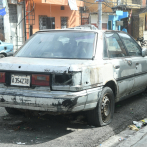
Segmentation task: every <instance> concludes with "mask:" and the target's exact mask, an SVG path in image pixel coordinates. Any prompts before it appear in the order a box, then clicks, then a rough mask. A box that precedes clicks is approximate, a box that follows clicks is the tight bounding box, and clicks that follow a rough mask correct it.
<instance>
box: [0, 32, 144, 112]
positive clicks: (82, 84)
mask: <svg viewBox="0 0 147 147" xmlns="http://www.w3.org/2000/svg"><path fill="white" fill-rule="evenodd" d="M46 31H47V32H54V31H63V30H46ZM46 31H39V32H44V33H45V32H46ZM64 31H70V32H71V31H73V32H82V31H83V30H68V29H67V30H64ZM84 32H85V30H84ZM87 32H95V33H97V38H96V40H95V43H94V48H95V51H94V54H93V58H92V59H91V60H90V59H49V58H25V57H9V58H4V59H1V62H0V71H2V72H6V73H7V74H8V75H9V76H10V74H11V73H17V74H19V73H20V74H29V75H31V74H34V73H35V74H45V75H50V79H51V81H50V82H51V83H50V84H51V85H50V87H37V86H36V87H33V86H30V87H21V86H12V85H10V84H7V83H6V84H0V106H1V107H10V108H18V109H28V110H39V111H50V112H62V113H66V112H77V111H86V110H90V109H94V108H95V107H96V106H97V102H98V100H99V98H100V97H101V92H102V90H103V87H105V86H111V84H113V87H111V88H112V90H113V92H114V95H115V101H120V100H121V99H124V98H126V97H128V96H129V95H130V93H129V92H130V91H131V86H130V85H132V84H134V78H133V77H131V78H132V79H131V78H130V79H123V78H124V77H127V76H130V73H131V72H133V73H134V74H136V73H135V68H134V65H133V64H132V67H130V65H128V61H127V60H126V59H113V60H110V59H109V58H107V59H104V58H103V33H104V32H105V31H97V30H92V31H87ZM121 64H126V66H125V68H121V69H119V68H117V67H119V65H121ZM142 66H143V63H142V64H140V65H139V69H138V72H139V71H142ZM62 78H63V79H62ZM146 84H147V83H144V87H143V89H144V88H145V87H146ZM126 85H128V86H130V88H126ZM143 89H141V90H143ZM133 90H134V91H132V93H133V92H134V93H136V89H133Z"/></svg>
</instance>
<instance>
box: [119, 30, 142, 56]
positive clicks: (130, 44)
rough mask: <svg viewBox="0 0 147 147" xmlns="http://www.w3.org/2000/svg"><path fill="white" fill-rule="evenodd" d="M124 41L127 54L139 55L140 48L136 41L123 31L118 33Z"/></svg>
mask: <svg viewBox="0 0 147 147" xmlns="http://www.w3.org/2000/svg"><path fill="white" fill-rule="evenodd" d="M118 34H119V36H120V37H121V39H122V41H123V42H124V44H125V46H126V48H127V50H128V53H129V56H141V50H140V47H139V45H138V43H137V42H135V41H134V40H133V39H132V38H131V37H130V36H129V35H127V34H125V33H118Z"/></svg>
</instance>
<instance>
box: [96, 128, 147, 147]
mask: <svg viewBox="0 0 147 147" xmlns="http://www.w3.org/2000/svg"><path fill="white" fill-rule="evenodd" d="M99 146H100V147H147V126H146V127H144V128H142V129H140V130H139V131H132V130H130V129H128V128H127V129H126V130H124V131H123V132H121V133H120V134H118V135H115V136H112V137H110V138H109V139H108V140H106V141H105V142H103V143H102V144H100V145H99ZM99 146H98V147H99Z"/></svg>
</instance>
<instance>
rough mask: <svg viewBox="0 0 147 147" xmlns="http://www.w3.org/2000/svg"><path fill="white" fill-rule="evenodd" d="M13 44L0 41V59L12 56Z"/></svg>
mask: <svg viewBox="0 0 147 147" xmlns="http://www.w3.org/2000/svg"><path fill="white" fill-rule="evenodd" d="M13 52H14V51H13V44H11V43H6V42H2V41H1V40H0V58H3V57H7V56H13Z"/></svg>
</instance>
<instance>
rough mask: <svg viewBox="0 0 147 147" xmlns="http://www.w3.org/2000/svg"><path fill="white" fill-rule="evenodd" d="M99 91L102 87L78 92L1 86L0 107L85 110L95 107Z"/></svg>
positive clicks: (61, 110) (64, 110) (38, 109)
mask: <svg viewBox="0 0 147 147" xmlns="http://www.w3.org/2000/svg"><path fill="white" fill-rule="evenodd" d="M101 91H102V87H98V88H93V89H89V90H83V91H80V92H65V91H43V89H39V90H37V89H27V88H26V89H25V88H18V87H7V88H2V87H1V88H0V107H10V108H17V109H27V110H37V111H50V112H76V111H85V110H90V109H93V108H95V107H96V105H97V102H98V99H99V98H100V95H101Z"/></svg>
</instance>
